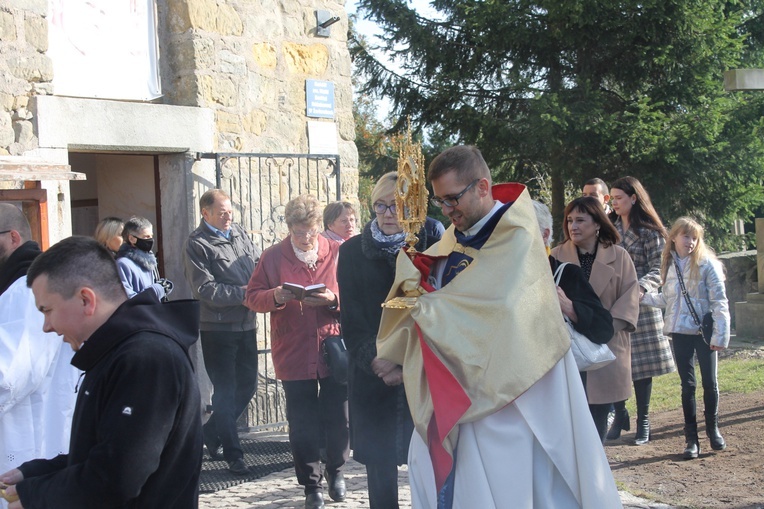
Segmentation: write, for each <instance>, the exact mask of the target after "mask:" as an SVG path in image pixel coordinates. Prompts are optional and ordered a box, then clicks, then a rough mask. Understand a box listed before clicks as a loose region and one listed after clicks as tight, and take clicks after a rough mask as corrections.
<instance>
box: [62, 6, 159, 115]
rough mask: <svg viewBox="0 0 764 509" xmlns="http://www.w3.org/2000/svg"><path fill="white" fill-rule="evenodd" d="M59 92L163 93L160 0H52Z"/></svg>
mask: <svg viewBox="0 0 764 509" xmlns="http://www.w3.org/2000/svg"><path fill="white" fill-rule="evenodd" d="M48 5H49V12H50V16H49V18H48V28H49V31H48V33H49V39H48V40H49V44H48V53H47V54H48V56H49V57H50V58H51V60H52V61H53V93H54V94H55V95H66V96H74V97H92V98H99V99H126V100H138V101H148V100H152V99H156V98H157V97H159V96H161V95H162V91H161V86H160V82H159V65H158V49H157V48H158V46H157V26H156V7H155V5H154V0H48Z"/></svg>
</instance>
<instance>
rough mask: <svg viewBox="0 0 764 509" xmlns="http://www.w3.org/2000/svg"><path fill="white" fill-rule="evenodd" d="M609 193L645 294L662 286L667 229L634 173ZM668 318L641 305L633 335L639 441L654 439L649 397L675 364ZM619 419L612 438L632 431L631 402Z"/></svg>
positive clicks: (621, 404)
mask: <svg viewBox="0 0 764 509" xmlns="http://www.w3.org/2000/svg"><path fill="white" fill-rule="evenodd" d="M610 187H611V189H610V197H611V199H612V207H613V212H614V213H615V215H616V219H615V223H614V224H615V227H616V230H618V233H619V235H620V236H621V244H620V245H621V247H623V248H624V249H625V250H626V251H628V253H629V256H631V259H632V261H633V262H634V267H635V268H636V269H637V277H638V278H639V286H640V290H639V291H640V296H641V295H644V294H646V293H649V292H653V291H656V290H657V289H658V287H659V286H660V270H661V253H662V251H663V248H664V246H665V245H666V229H665V228H664V227H663V223H662V222H661V219H660V217H658V213H657V212H655V208H654V207H653V204H652V201H651V200H650V196H649V195H648V194H647V191H646V190H645V188H644V187H643V186H642V184H641V183H640V182H639V180H637V179H635V178H634V177H622V178H619V179H618V180H616V181H615V182H613V183H612V184H611V186H610ZM662 329H663V317H662V315H661V312H660V310H659V309H655V308H653V307H649V306H640V308H639V321H638V322H637V330H636V331H634V332H633V333H632V334H631V379H632V380H633V382H634V395H635V396H636V400H637V433H636V437H635V441H634V442H635V443H636V444H637V445H642V444H646V443H647V442H649V441H650V419H649V413H650V396H651V394H652V388H653V377H655V376H660V375H664V374H666V373H671V372H672V371H674V370H675V369H676V367H675V366H674V358H673V356H672V355H671V345H670V344H669V341H668V338H667V337H666V336H664V335H663V333H662V332H661V330H662ZM614 407H615V420H614V421H613V425H612V426H611V428H610V431H609V432H608V434H607V439H608V440H615V439H617V438H619V437H620V436H621V430H628V429H629V428H630V424H629V412H628V411H627V410H626V401H618V402H616V403H615V405H614Z"/></svg>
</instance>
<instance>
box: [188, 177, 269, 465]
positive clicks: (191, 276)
mask: <svg viewBox="0 0 764 509" xmlns="http://www.w3.org/2000/svg"><path fill="white" fill-rule="evenodd" d="M199 208H200V209H201V212H202V221H201V223H200V224H199V227H198V228H197V229H196V230H194V231H193V232H192V233H191V235H189V237H188V240H187V241H186V246H185V249H184V252H183V261H184V269H185V274H186V279H187V280H188V282H189V284H190V285H191V291H192V292H193V295H194V297H195V298H197V299H199V300H200V301H201V319H200V324H199V328H200V330H201V340H202V352H203V355H204V364H205V367H206V368H207V374H208V375H209V377H210V381H211V382H212V385H213V387H214V394H213V396H212V417H211V418H210V420H209V421H208V422H207V424H205V425H204V444H205V445H206V446H207V451H208V453H209V455H210V457H211V458H212V459H216V460H217V459H221V454H220V452H219V448H220V446H222V447H223V454H222V458H224V459H225V460H226V461H227V462H228V468H229V470H230V471H231V472H232V473H234V474H236V475H246V474H248V473H249V470H248V468H247V466H246V464H245V463H244V461H243V457H244V453H243V451H242V449H241V445H240V443H239V436H238V433H237V430H236V420H237V419H238V418H239V416H240V415H241V414H242V412H243V411H244V410H245V409H246V408H247V405H248V404H249V401H250V400H251V399H252V396H253V395H254V393H255V388H256V386H257V339H256V330H255V313H254V312H252V311H250V310H249V309H248V308H247V307H246V306H245V305H244V304H243V302H244V295H245V291H246V289H247V283H248V282H249V278H250V276H251V275H252V273H253V272H254V270H255V265H256V264H257V261H258V260H259V258H260V249H258V248H257V247H256V246H255V245H254V244H253V243H252V240H250V238H249V236H248V235H247V233H246V231H245V230H244V229H243V228H242V227H241V226H239V225H238V224H234V223H233V209H232V207H231V199H230V197H229V196H228V195H227V194H226V193H225V192H223V191H221V190H220V189H211V190H209V191H207V192H206V193H204V194H203V195H202V197H201V198H200V199H199Z"/></svg>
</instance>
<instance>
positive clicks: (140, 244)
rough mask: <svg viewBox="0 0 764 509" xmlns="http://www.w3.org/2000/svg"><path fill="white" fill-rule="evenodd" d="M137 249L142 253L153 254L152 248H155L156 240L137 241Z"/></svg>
mask: <svg viewBox="0 0 764 509" xmlns="http://www.w3.org/2000/svg"><path fill="white" fill-rule="evenodd" d="M135 247H137V248H138V249H140V250H141V251H146V252H147V253H149V252H151V248H152V247H154V239H139V238H137V237H136V239H135Z"/></svg>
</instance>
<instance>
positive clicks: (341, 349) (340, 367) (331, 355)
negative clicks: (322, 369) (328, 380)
mask: <svg viewBox="0 0 764 509" xmlns="http://www.w3.org/2000/svg"><path fill="white" fill-rule="evenodd" d="M321 350H322V352H323V354H324V361H325V362H326V365H327V366H329V370H330V371H331V372H332V378H334V380H335V381H337V382H338V383H341V384H346V383H348V363H349V359H348V349H347V347H346V346H345V340H343V339H342V336H327V337H326V338H325V339H324V340H323V341H322V342H321Z"/></svg>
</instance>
